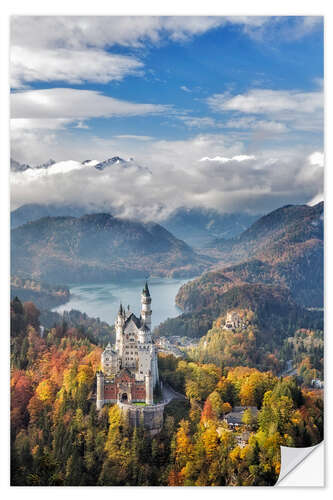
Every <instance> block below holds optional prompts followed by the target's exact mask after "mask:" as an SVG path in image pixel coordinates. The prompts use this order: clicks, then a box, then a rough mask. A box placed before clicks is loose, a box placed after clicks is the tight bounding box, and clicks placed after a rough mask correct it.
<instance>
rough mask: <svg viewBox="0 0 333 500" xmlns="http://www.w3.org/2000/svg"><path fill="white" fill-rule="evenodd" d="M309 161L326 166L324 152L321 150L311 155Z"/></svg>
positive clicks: (312, 163)
mask: <svg viewBox="0 0 333 500" xmlns="http://www.w3.org/2000/svg"><path fill="white" fill-rule="evenodd" d="M309 162H310V164H311V165H318V166H319V167H323V166H324V153H321V152H320V151H315V152H314V153H312V154H311V155H310V156H309Z"/></svg>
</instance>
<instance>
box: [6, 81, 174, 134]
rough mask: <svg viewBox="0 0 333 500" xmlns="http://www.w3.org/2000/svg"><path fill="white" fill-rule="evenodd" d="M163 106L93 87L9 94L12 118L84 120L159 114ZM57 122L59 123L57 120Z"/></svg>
mask: <svg viewBox="0 0 333 500" xmlns="http://www.w3.org/2000/svg"><path fill="white" fill-rule="evenodd" d="M167 109H168V107H167V106H162V105H157V104H141V103H134V102H129V101H121V100H119V99H114V98H112V97H108V96H105V95H103V94H102V93H101V92H97V91H94V90H78V89H69V88H52V89H42V90H28V91H21V92H16V93H14V94H12V95H11V116H12V118H13V119H18V118H19V119H22V118H24V119H30V120H38V125H42V123H43V122H42V121H41V120H42V119H47V122H45V123H46V125H49V123H50V120H53V119H55V120H62V123H64V122H63V120H69V121H75V120H84V119H88V118H93V117H111V116H137V115H147V114H154V113H161V112H163V111H166V110H167ZM58 123H59V122H58Z"/></svg>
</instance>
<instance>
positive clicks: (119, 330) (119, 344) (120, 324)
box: [115, 304, 125, 356]
mask: <svg viewBox="0 0 333 500" xmlns="http://www.w3.org/2000/svg"><path fill="white" fill-rule="evenodd" d="M124 323H125V310H124V308H123V306H122V304H120V306H119V311H118V316H117V319H116V321H115V329H116V351H117V352H118V354H119V355H120V356H121V355H122V348H123V329H124Z"/></svg>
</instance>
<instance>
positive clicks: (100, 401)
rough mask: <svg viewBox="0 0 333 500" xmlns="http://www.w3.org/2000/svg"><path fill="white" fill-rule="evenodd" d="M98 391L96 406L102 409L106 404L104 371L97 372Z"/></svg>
mask: <svg viewBox="0 0 333 500" xmlns="http://www.w3.org/2000/svg"><path fill="white" fill-rule="evenodd" d="M96 376H97V391H96V393H97V394H96V408H97V410H101V409H102V408H103V405H104V375H103V372H97V374H96Z"/></svg>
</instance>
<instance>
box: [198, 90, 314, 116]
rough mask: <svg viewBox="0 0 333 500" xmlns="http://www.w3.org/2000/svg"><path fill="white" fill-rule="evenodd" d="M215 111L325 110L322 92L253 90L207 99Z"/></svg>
mask: <svg viewBox="0 0 333 500" xmlns="http://www.w3.org/2000/svg"><path fill="white" fill-rule="evenodd" d="M207 101H208V104H209V105H210V107H211V108H212V109H213V110H215V111H239V112H242V113H249V114H266V113H270V114H276V113H285V112H287V113H290V112H292V111H299V110H300V109H301V111H302V112H304V113H313V112H315V111H317V110H319V109H322V108H323V94H322V92H299V91H297V90H270V89H253V90H250V91H249V92H248V93H247V94H238V95H236V96H233V97H232V96H230V94H229V93H225V94H215V95H213V96H212V97H209V98H208V99H207Z"/></svg>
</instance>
